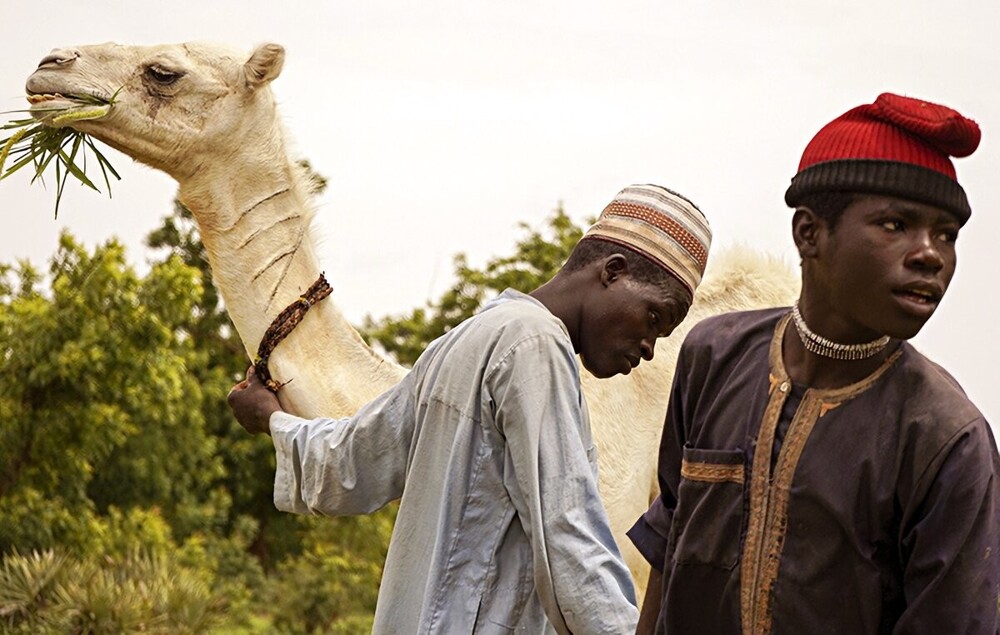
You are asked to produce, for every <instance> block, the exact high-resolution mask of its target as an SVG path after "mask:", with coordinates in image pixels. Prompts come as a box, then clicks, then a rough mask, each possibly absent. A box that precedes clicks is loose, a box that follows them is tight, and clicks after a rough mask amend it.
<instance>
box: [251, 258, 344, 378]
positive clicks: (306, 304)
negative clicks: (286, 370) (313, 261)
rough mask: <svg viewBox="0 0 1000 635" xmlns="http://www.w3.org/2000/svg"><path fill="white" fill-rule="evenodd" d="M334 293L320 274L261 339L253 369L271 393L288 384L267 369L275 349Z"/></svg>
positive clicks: (287, 307) (268, 328)
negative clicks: (279, 380)
mask: <svg viewBox="0 0 1000 635" xmlns="http://www.w3.org/2000/svg"><path fill="white" fill-rule="evenodd" d="M332 291H333V287H331V286H330V283H329V282H327V281H326V278H325V277H324V276H323V274H322V273H321V274H319V279H317V280H316V282H314V283H313V284H312V286H311V287H309V290H308V291H306V293H305V295H302V296H299V299H298V300H296V301H295V302H292V303H291V304H289V305H288V306H286V307H285V308H284V310H282V312H281V313H279V314H278V316H277V317H276V318H274V321H273V322H271V326H269V327H267V330H266V331H264V337H262V338H261V340H260V346H258V347H257V357H256V358H254V360H253V369H254V372H255V373H257V376H258V377H260V380H261V381H262V382H264V385H265V386H267V387H268V388H270V389H271V392H274V393H277V392H278V391H279V390H280V389H281V387H282V386H284V385H285V384H287V383H288V382H287V381H286V382H282V383H279V382H277V381H275V380H274V378H272V377H271V371H270V370H268V368H267V360H268V359H270V357H271V352H272V351H274V347H275V346H277V345H278V344H279V343H281V340H283V339H285V338H286V337H288V334H289V333H291V332H292V329H294V328H295V327H296V326H298V324H299V322H301V321H302V318H304V317H305V315H306V311H308V310H309V309H310V308H311V307H312V305H314V304H316V303H317V302H319V301H320V300H322V299H323V298H325V297H326V296H328V295H330V293H331V292H332ZM289 381H291V380H289Z"/></svg>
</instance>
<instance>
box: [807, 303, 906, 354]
mask: <svg viewBox="0 0 1000 635" xmlns="http://www.w3.org/2000/svg"><path fill="white" fill-rule="evenodd" d="M792 322H793V323H794V324H795V330H796V331H798V332H799V338H800V339H801V340H802V345H803V346H805V347H806V350H807V351H809V352H810V353H815V354H817V355H821V356H823V357H829V358H830V359H839V360H850V361H855V360H859V359H868V358H869V357H873V356H875V355H878V354H879V353H881V352H882V351H884V350H885V347H886V346H887V345H888V344H889V336H888V335H883V336H882V337H880V338H878V339H877V340H872V341H871V342H865V343H863V344H838V343H837V342H833V341H830V340H828V339H826V338H825V337H823V336H822V335H817V334H816V333H813V332H812V331H811V330H810V329H809V327H808V326H806V321H805V320H804V319H803V318H802V314H801V313H800V312H799V303H798V302H796V303H795V305H794V306H792Z"/></svg>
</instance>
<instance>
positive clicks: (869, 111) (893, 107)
mask: <svg viewBox="0 0 1000 635" xmlns="http://www.w3.org/2000/svg"><path fill="white" fill-rule="evenodd" d="M979 139H980V131H979V126H978V125H977V124H976V122H974V121H972V120H971V119H968V118H966V117H963V116H962V115H960V114H959V113H958V112H956V111H954V110H952V109H951V108H948V107H947V106H941V105H939V104H933V103H931V102H928V101H923V100H920V99H912V98H910V97H901V96H899V95H893V94H892V93H883V94H881V95H879V97H878V99H876V100H875V103H873V104H865V105H863V106H858V107H857V108H854V109H852V110H849V111H848V112H846V113H844V114H843V115H841V116H840V117H837V118H836V119H834V120H833V121H831V122H830V123H828V124H827V125H826V126H824V127H823V129H822V130H820V131H819V132H818V133H816V136H815V137H813V139H812V141H810V142H809V145H807V146H806V149H805V152H804V153H803V154H802V161H801V162H800V163H799V173H798V174H796V175H795V178H793V179H792V184H791V186H790V187H789V188H788V191H786V192H785V202H786V203H787V204H788V205H789V206H790V207H796V206H798V205H799V203H800V202H801V200H802V197H803V196H805V195H807V194H813V193H816V192H829V191H845V192H858V193H865V194H884V195H887V196H898V197H900V198H905V199H907V200H911V201H916V202H919V203H927V204H929V205H933V206H935V207H940V208H942V209H946V210H948V211H950V212H952V213H954V214H955V215H957V216H958V218H959V220H960V221H961V222H962V223H965V221H967V220H969V216H970V215H971V213H972V210H971V208H970V207H969V201H968V199H967V198H966V196H965V190H963V189H962V186H961V185H959V184H958V180H957V177H956V175H955V167H954V166H953V165H952V163H951V158H950V157H965V156H969V155H970V154H972V153H973V152H975V150H976V148H977V147H978V146H979Z"/></svg>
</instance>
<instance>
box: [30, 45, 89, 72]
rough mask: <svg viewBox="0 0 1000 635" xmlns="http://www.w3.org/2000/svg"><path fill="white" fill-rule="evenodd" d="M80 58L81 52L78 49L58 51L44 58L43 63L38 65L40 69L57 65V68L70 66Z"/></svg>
mask: <svg viewBox="0 0 1000 635" xmlns="http://www.w3.org/2000/svg"><path fill="white" fill-rule="evenodd" d="M78 57H80V51H78V50H76V49H72V50H65V49H56V50H54V51H52V52H51V53H49V54H48V55H46V56H45V57H43V58H42V61H41V62H39V63H38V68H42V67H43V66H51V65H53V64H55V65H56V66H62V65H63V64H69V63H71V62H73V61H74V60H75V59H76V58H78Z"/></svg>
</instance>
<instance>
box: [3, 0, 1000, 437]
mask: <svg viewBox="0 0 1000 635" xmlns="http://www.w3.org/2000/svg"><path fill="white" fill-rule="evenodd" d="M40 6H41V5H36V4H33V3H25V2H12V1H10V0H5V1H4V2H3V5H2V7H0V22H2V24H3V25H4V26H5V29H4V40H3V48H2V53H3V54H2V55H0V110H12V109H17V108H22V107H24V105H25V102H24V101H23V92H22V91H23V86H24V81H25V79H26V78H27V76H28V75H29V74H30V72H31V71H32V70H33V69H34V68H35V66H36V65H37V63H38V61H39V60H40V59H41V58H42V57H43V56H44V55H45V54H46V53H47V52H48V51H49V50H50V49H52V48H55V47H58V46H66V45H73V44H90V43H97V42H104V41H115V42H120V43H134V44H158V43H164V42H183V41H189V40H202V41H214V42H221V43H225V44H228V45H231V46H236V47H239V48H244V49H246V50H247V51H248V52H249V50H250V49H252V48H253V47H254V46H255V45H257V44H260V43H263V42H268V41H271V42H277V43H279V44H282V45H283V46H285V48H286V49H287V58H286V62H285V69H284V72H283V74H282V76H281V77H279V78H278V79H277V80H276V81H275V83H274V84H273V89H274V91H275V92H276V94H277V96H278V99H279V102H280V107H281V112H282V116H283V119H284V122H285V125H286V128H287V130H288V133H289V135H290V137H291V138H292V139H293V140H294V151H295V152H296V153H297V154H298V155H300V156H302V157H304V158H307V159H309V160H310V161H311V162H312V164H313V165H314V167H315V168H316V169H317V170H318V171H319V172H320V173H321V174H323V175H325V176H327V177H328V178H329V179H330V186H329V188H328V190H327V192H326V193H325V194H324V195H323V196H322V197H321V199H320V200H319V201H318V211H317V218H316V226H317V228H318V230H319V233H320V235H321V236H322V242H321V248H320V254H321V258H322V260H323V264H324V267H325V269H326V272H327V277H328V278H329V279H330V280H331V282H332V283H333V285H334V288H335V296H334V297H335V298H336V300H337V302H338V303H339V305H340V306H341V308H342V309H343V310H344V312H345V313H346V315H347V316H348V317H349V318H350V319H352V320H353V321H355V322H358V321H360V319H361V318H362V317H363V316H364V315H365V314H366V313H371V314H373V315H375V316H380V315H384V314H386V313H399V312H404V311H407V310H408V309H411V308H413V307H415V306H418V305H420V304H423V303H424V302H426V301H427V300H429V299H432V298H436V297H437V295H438V293H440V291H442V290H443V289H444V288H445V287H446V286H447V285H448V284H449V282H450V281H451V259H452V256H453V255H454V254H455V253H457V252H465V253H467V254H468V255H469V256H470V259H471V260H472V262H473V264H482V263H483V262H484V261H485V260H486V259H487V258H489V257H490V256H492V255H498V254H506V253H508V252H509V251H510V249H511V247H512V245H513V244H514V242H515V241H516V240H517V239H518V238H519V237H520V236H522V235H523V234H522V233H521V232H520V230H519V229H518V227H517V224H518V223H519V222H522V221H524V222H528V223H529V224H531V225H533V226H539V225H540V224H541V223H542V221H543V220H544V219H545V218H546V217H548V216H549V215H550V214H551V212H552V210H553V209H554V208H555V207H556V205H557V204H558V203H559V202H560V201H562V202H563V204H564V205H565V208H566V210H567V212H568V213H569V214H570V215H571V216H572V217H573V218H575V219H576V220H578V221H581V222H582V220H583V219H584V218H586V217H588V216H592V215H596V214H597V213H599V212H600V210H601V209H602V208H603V207H604V205H605V204H606V203H607V202H608V201H609V200H610V198H611V197H612V196H613V195H614V194H615V192H617V191H618V190H619V189H620V188H621V187H623V186H625V185H627V184H630V183H650V182H651V183H659V184H662V185H665V186H667V187H670V188H672V189H676V190H678V191H680V192H682V193H684V194H686V195H688V196H689V197H690V198H692V199H693V200H694V201H695V202H696V203H698V205H699V206H700V207H701V208H702V210H703V211H704V212H705V213H706V215H707V216H708V217H709V219H710V221H711V223H712V226H713V228H714V231H715V248H717V249H718V248H724V247H725V246H727V245H732V244H733V243H736V242H743V243H747V244H749V245H751V246H754V247H756V248H758V249H761V250H765V251H768V252H770V253H772V254H775V255H777V256H779V257H782V258H784V259H786V260H787V261H788V262H789V263H795V262H796V259H795V258H794V250H793V247H792V242H791V238H790V216H791V215H790V212H789V210H788V209H787V208H786V207H785V205H784V203H783V193H784V190H785V188H786V187H787V185H788V181H789V179H790V178H791V177H792V175H793V174H794V173H795V170H796V166H797V164H798V160H799V157H800V156H801V152H802V149H803V148H804V146H805V144H806V143H807V142H808V140H809V139H810V138H811V137H812V135H813V134H814V133H815V132H816V131H817V130H818V129H819V128H820V127H821V126H822V125H823V124H825V123H827V122H828V121H829V120H830V119H832V118H834V117H836V116H838V115H840V114H841V113H843V112H844V111H846V110H848V109H849V108H851V107H853V106H856V105H859V104H861V103H868V102H871V101H872V100H874V98H875V97H876V96H877V95H878V94H879V93H880V92H883V91H893V92H898V93H903V94H908V95H911V96H916V97H921V98H924V99H929V100H932V101H939V102H942V103H945V104H947V105H950V106H952V107H954V108H956V109H958V110H959V111H961V112H963V113H964V114H966V115H968V116H970V117H972V118H973V119H975V120H977V121H978V122H979V124H980V125H981V127H982V128H983V133H984V135H983V142H982V145H981V146H980V148H979V150H978V152H977V153H976V154H975V155H973V156H972V157H970V158H968V159H964V160H960V161H958V162H957V169H958V173H959V178H960V181H961V182H962V184H963V185H964V187H965V188H966V191H967V192H968V194H969V198H970V200H971V203H972V206H973V216H972V220H971V221H970V222H969V223H968V225H967V226H966V227H965V228H964V229H963V231H962V235H961V238H960V239H959V245H958V246H959V267H958V273H957V276H956V278H955V281H954V282H953V283H952V287H951V289H950V291H949V293H948V297H947V298H946V299H945V301H944V303H943V305H942V307H941V309H940V310H939V311H938V313H937V314H936V315H935V317H934V318H933V319H932V320H931V322H930V323H929V324H928V326H927V327H926V328H925V329H924V331H923V332H922V333H921V334H920V335H919V336H918V337H917V338H916V339H915V340H914V343H915V344H916V345H917V346H918V347H919V348H920V349H921V350H923V351H924V352H926V353H928V354H929V355H930V356H931V357H932V358H933V359H935V360H936V361H938V362H939V363H942V364H943V365H944V366H945V367H946V368H948V369H949V370H950V371H951V372H952V373H953V374H954V375H955V376H956V377H957V378H958V379H959V381H960V382H961V383H962V384H963V386H964V387H965V389H966V391H967V392H968V393H969V394H970V395H971V396H972V398H973V400H974V401H976V402H977V404H978V405H979V406H980V408H981V409H982V410H983V411H984V412H985V413H986V415H987V417H988V418H990V419H991V421H992V422H993V424H994V428H995V429H996V428H997V423H998V422H1000V389H998V379H1000V372H998V371H997V369H996V368H997V367H996V364H997V359H998V357H1000V343H998V341H1000V300H998V297H997V295H998V294H997V291H998V285H997V280H996V275H997V274H996V271H997V265H996V258H995V255H996V254H997V252H998V246H997V244H996V241H997V239H998V238H1000V178H997V166H998V165H1000V88H998V85H997V81H996V78H997V77H1000V46H997V34H996V27H997V25H1000V3H997V2H995V1H992V0H980V1H978V2H953V3H941V2H936V1H935V2H930V1H927V0H909V1H907V2H901V1H900V2H888V1H879V0H869V1H867V2H836V3H832V2H826V1H818V0H800V1H797V2H787V1H783V2H777V1H771V0H753V1H751V2H736V1H723V2H711V1H709V2H673V1H669V2H668V1H663V0H661V1H659V2H651V1H648V2H646V1H644V2H635V1H622V0H615V1H614V2H611V1H608V2H600V3H598V2H582V1H580V0H576V1H573V2H568V1H566V2H544V1H539V0H532V1H530V2H529V1H522V0H504V1H503V2H500V1H496V2H473V1H471V0H466V1H464V2H459V1H457V0H456V1H451V2H436V1H428V0H425V1H423V2H420V3H409V2H382V1H378V0H367V1H362V0H358V1H356V2H340V1H337V0H324V1H322V2H318V1H317V2H311V1H310V2H280V3H279V2H273V1H271V0H269V1H262V0H240V1H239V2H230V1H218V0H212V1H210V2H206V1H198V2H194V1H191V0H174V1H173V2H171V3H162V2H158V3H151V2H134V1H129V2H126V1H124V0H122V1H117V2H112V1H109V0H90V1H88V2H86V3H83V2H75V1H73V2H71V1H69V0H50V1H49V2H47V3H45V5H44V10H40V9H39V7H40ZM4 117H5V118H6V117H7V116H4ZM109 153H110V154H109V157H110V158H111V159H112V163H113V164H114V165H115V167H116V168H117V169H118V170H119V172H120V173H121V175H122V177H123V178H122V181H121V182H119V183H117V184H115V185H114V191H113V194H114V197H113V198H112V199H110V200H109V199H108V198H107V196H104V195H99V194H96V193H94V192H91V191H89V190H84V189H82V188H78V187H73V186H70V187H69V188H68V191H67V194H66V195H65V197H64V199H63V203H62V206H61V209H60V213H59V218H58V219H56V220H54V219H53V217H52V208H53V201H54V194H53V192H52V191H51V190H49V191H46V190H44V189H42V188H41V187H39V186H37V185H35V186H31V187H29V186H28V178H27V177H26V176H20V177H15V178H11V179H8V180H5V181H3V182H2V183H0V221H2V223H3V226H4V227H5V228H6V229H4V230H3V231H0V262H4V263H10V262H12V261H14V260H15V259H21V258H26V259H29V260H31V261H32V262H34V263H36V264H38V265H40V266H41V265H44V264H46V263H47V261H48V258H49V257H50V256H51V255H52V253H53V252H54V250H55V248H56V244H57V237H58V234H59V232H60V231H61V230H62V229H63V228H69V229H70V230H71V231H72V232H73V233H74V234H75V235H76V236H77V237H78V238H79V239H81V240H83V241H84V242H85V244H87V245H88V246H91V247H92V246H93V245H95V244H98V243H100V242H103V241H105V240H107V239H108V238H110V237H112V236H117V237H118V238H119V239H120V240H121V241H123V242H124V243H125V244H126V245H127V246H128V247H129V254H130V257H131V259H132V260H133V262H134V263H135V264H136V265H137V266H140V267H142V266H144V263H145V262H146V260H147V258H148V254H146V253H145V252H144V251H143V249H142V246H141V244H142V238H143V237H144V236H145V235H146V234H147V233H148V232H149V231H150V230H151V229H153V228H154V227H156V226H157V225H158V224H159V222H160V219H161V218H162V217H163V216H164V215H166V214H168V213H169V212H170V210H171V201H172V199H173V197H174V193H175V184H174V183H173V181H171V180H170V179H169V178H168V177H166V176H165V175H163V174H161V173H158V172H154V171H153V170H151V169H148V168H145V167H142V166H138V165H135V164H133V163H132V162H131V160H130V159H128V158H127V157H124V156H122V155H119V154H117V153H114V152H113V151H109Z"/></svg>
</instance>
